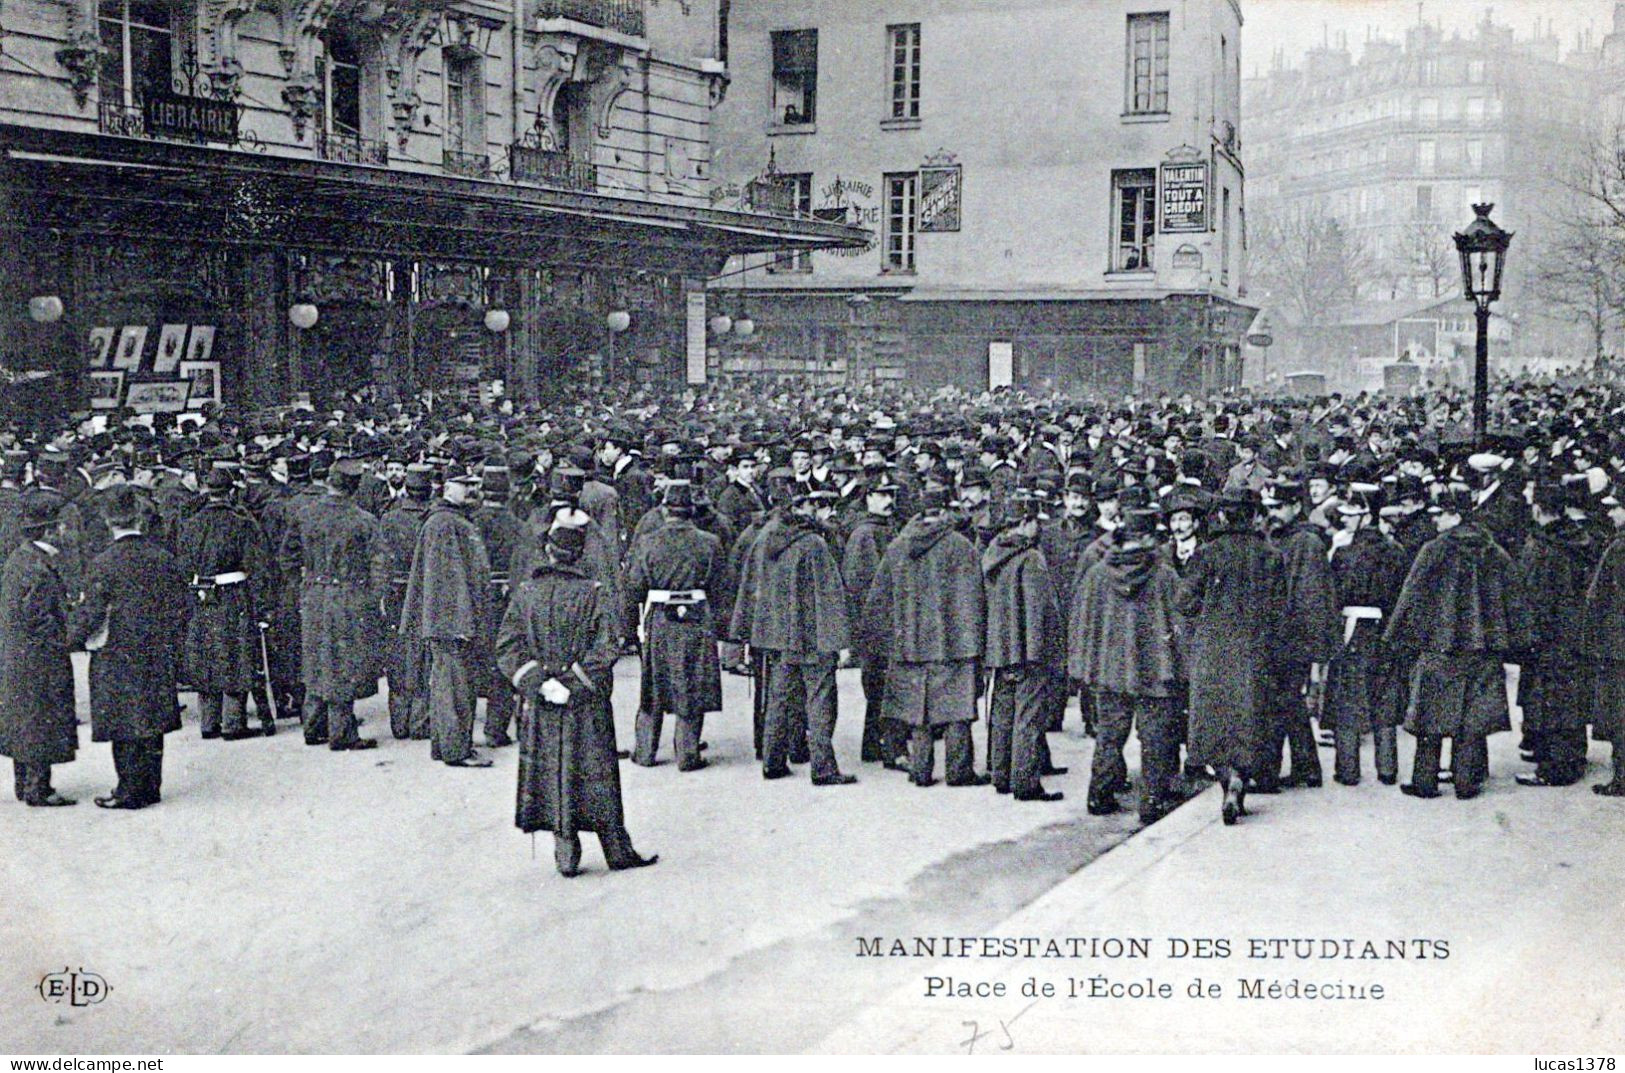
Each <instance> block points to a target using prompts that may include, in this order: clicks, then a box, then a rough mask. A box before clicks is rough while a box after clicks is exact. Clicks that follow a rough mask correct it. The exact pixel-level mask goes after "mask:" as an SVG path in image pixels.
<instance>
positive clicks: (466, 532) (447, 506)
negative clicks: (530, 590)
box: [401, 473, 491, 767]
mask: <svg viewBox="0 0 1625 1073" xmlns="http://www.w3.org/2000/svg"><path fill="white" fill-rule="evenodd" d="M472 484H473V481H472V479H471V478H469V477H468V476H467V475H465V474H462V473H449V474H447V475H446V480H445V484H444V487H443V489H442V493H441V495H442V498H441V499H440V501H439V502H438V503H436V504H435V506H434V509H433V510H432V511H431V512H430V513H429V517H428V518H427V520H425V521H424V523H423V530H422V531H421V532H420V533H419V534H418V546H417V548H416V550H415V552H414V553H413V556H412V573H411V576H410V578H409V579H408V581H407V586H406V600H405V602H404V603H403V604H402V607H401V632H402V633H403V634H406V635H407V636H411V637H416V638H418V639H419V640H420V641H422V642H424V643H425V644H426V645H427V646H428V650H429V659H428V682H427V686H426V690H425V691H426V693H427V695H428V698H429V702H428V703H429V732H430V750H429V751H430V755H431V756H432V757H433V758H434V759H436V760H440V761H443V762H445V763H446V764H447V765H449V766H451V767H490V766H491V761H490V759H489V758H488V757H484V756H481V755H480V754H478V753H476V752H475V751H474V709H475V706H476V696H475V694H476V689H477V685H476V683H475V680H474V674H475V673H476V672H477V670H478V666H477V664H476V663H475V660H476V657H477V653H478V645H479V641H480V639H481V635H482V633H483V632H484V631H486V630H488V629H489V628H490V622H491V610H490V589H491V561H490V559H488V558H487V557H486V554H485V544H484V542H483V541H482V540H481V539H480V530H479V526H477V525H475V524H474V522H473V520H472V519H471V518H470V517H469V507H468V499H469V493H470V491H471V487H472ZM418 688H420V689H425V687H424V685H423V683H421V682H420V683H419V687H418Z"/></svg>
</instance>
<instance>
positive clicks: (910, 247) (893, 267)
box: [880, 171, 920, 272]
mask: <svg viewBox="0 0 1625 1073" xmlns="http://www.w3.org/2000/svg"><path fill="white" fill-rule="evenodd" d="M919 182H920V177H919V175H918V173H916V172H912V171H911V172H907V173H906V174H901V175H888V176H886V231H885V239H884V246H883V249H882V255H883V258H884V259H883V260H882V261H881V265H880V270H881V271H882V272H912V271H914V228H915V224H916V222H917V221H916V218H915V213H916V210H917V209H918V199H919V189H920V188H919Z"/></svg>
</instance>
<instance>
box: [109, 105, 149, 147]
mask: <svg viewBox="0 0 1625 1073" xmlns="http://www.w3.org/2000/svg"><path fill="white" fill-rule="evenodd" d="M101 132H102V133H103V134H118V135H121V136H122V137H125V138H145V137H146V136H147V121H146V119H145V117H144V116H142V114H141V106H140V105H138V104H124V103H123V102H121V101H103V102H102V104H101Z"/></svg>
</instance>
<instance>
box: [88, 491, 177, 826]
mask: <svg viewBox="0 0 1625 1073" xmlns="http://www.w3.org/2000/svg"><path fill="white" fill-rule="evenodd" d="M102 514H103V516H104V517H105V518H106V520H107V525H108V528H109V530H110V531H111V534H112V543H111V544H110V545H109V546H108V547H107V550H105V551H103V552H102V553H101V554H100V555H98V556H96V558H95V559H94V560H92V561H91V563H90V566H89V568H88V569H87V570H86V573H85V599H84V602H82V603H81V604H80V605H79V606H78V607H77V608H75V609H74V612H73V615H72V617H71V619H70V620H69V624H68V635H69V636H68V643H69V646H70V647H71V648H75V649H79V648H83V649H89V650H90V731H91V740H93V741H107V742H112V745H113V770H114V771H115V772H117V774H118V785H117V786H116V787H114V789H113V792H112V793H111V794H109V795H107V796H106V797H98V798H96V804H97V805H99V806H100V807H102V808H109V809H142V808H146V807H148V806H149V805H156V804H157V803H158V801H159V798H160V796H161V792H162V788H163V764H164V735H165V734H170V733H173V732H174V731H177V730H179V729H180V728H181V710H180V704H179V702H178V700H177V698H176V683H177V680H178V678H179V676H180V669H181V657H182V655H183V651H182V644H181V640H182V638H184V637H185V623H186V619H187V617H188V616H189V615H190V614H191V613H192V606H193V604H194V603H195V601H194V600H193V599H192V598H191V592H190V591H189V590H188V588H187V584H186V577H185V575H184V574H183V573H182V572H181V567H180V563H179V562H177V561H176V559H175V557H174V556H173V555H171V554H170V553H169V552H168V551H166V550H165V549H164V547H163V545H161V544H160V543H158V541H157V540H156V539H154V538H152V537H149V536H147V535H145V534H144V533H143V532H142V531H141V528H142V524H143V522H144V520H145V519H144V517H143V515H144V514H145V511H144V509H143V504H142V502H141V497H140V496H139V495H138V494H137V493H136V491H135V489H134V488H131V487H130V486H128V485H123V486H120V487H116V488H113V489H110V490H109V491H108V492H107V493H106V494H105V495H104V496H103V499H102Z"/></svg>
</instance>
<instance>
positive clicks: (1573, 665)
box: [1516, 521, 1597, 734]
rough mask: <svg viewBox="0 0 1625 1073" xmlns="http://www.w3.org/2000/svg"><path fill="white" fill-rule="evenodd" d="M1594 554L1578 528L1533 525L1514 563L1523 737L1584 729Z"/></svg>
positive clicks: (1591, 685)
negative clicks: (1523, 639)
mask: <svg viewBox="0 0 1625 1073" xmlns="http://www.w3.org/2000/svg"><path fill="white" fill-rule="evenodd" d="M1596 553H1597V549H1596V546H1595V544H1594V542H1593V541H1592V539H1591V534H1590V532H1589V531H1588V530H1587V529H1586V527H1584V526H1582V525H1574V524H1572V523H1569V522H1565V521H1559V522H1556V523H1555V524H1553V525H1550V526H1534V527H1532V528H1531V529H1530V530H1529V535H1528V536H1527V537H1525V538H1524V542H1523V548H1522V549H1521V550H1520V551H1519V553H1518V559H1517V564H1516V570H1517V579H1518V591H1519V593H1520V594H1521V595H1522V597H1523V606H1524V608H1525V610H1526V612H1527V628H1528V645H1529V647H1528V649H1527V651H1525V652H1524V653H1521V654H1519V655H1518V663H1519V665H1520V670H1521V674H1520V675H1519V681H1518V704H1519V706H1520V707H1522V708H1523V730H1524V733H1525V734H1538V733H1544V732H1546V731H1552V730H1575V729H1579V730H1584V729H1585V727H1586V725H1587V724H1588V723H1590V721H1591V702H1592V691H1593V689H1594V687H1595V682H1594V676H1593V673H1592V670H1593V667H1592V659H1591V657H1590V655H1589V654H1587V652H1586V643H1585V631H1586V588H1587V586H1588V585H1589V584H1590V582H1591V573H1592V568H1593V566H1594V564H1595V562H1596Z"/></svg>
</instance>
